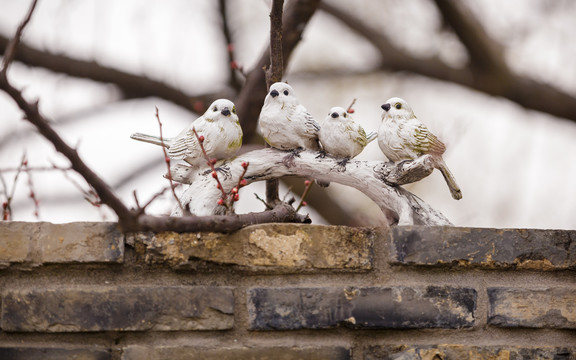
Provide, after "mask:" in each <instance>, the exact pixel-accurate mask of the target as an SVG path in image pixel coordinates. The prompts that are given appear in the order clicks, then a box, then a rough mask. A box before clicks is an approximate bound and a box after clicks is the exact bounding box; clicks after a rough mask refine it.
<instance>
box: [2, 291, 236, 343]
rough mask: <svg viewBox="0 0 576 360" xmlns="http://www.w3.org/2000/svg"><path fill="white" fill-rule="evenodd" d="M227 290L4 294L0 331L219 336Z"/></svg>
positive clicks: (230, 302) (228, 309) (225, 323)
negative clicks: (193, 332)
mask: <svg viewBox="0 0 576 360" xmlns="http://www.w3.org/2000/svg"><path fill="white" fill-rule="evenodd" d="M233 313H234V295H233V293H232V289H231V288H226V287H209V286H197V287H189V286H186V287H184V286H183V287H161V286H157V287H149V288H148V287H122V288H120V287H109V288H95V287H93V288H90V289H37V288H34V289H28V290H18V291H8V292H7V293H6V294H5V295H4V298H3V306H2V321H1V328H2V330H3V331H8V332H10V331H12V332H32V331H33V332H81V331H82V332H84V331H145V330H157V331H175V330H222V329H230V328H232V326H233V323H234V316H233Z"/></svg>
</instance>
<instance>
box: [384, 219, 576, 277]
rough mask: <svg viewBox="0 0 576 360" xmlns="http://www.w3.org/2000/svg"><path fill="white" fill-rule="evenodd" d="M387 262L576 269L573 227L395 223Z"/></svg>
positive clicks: (424, 264)
mask: <svg viewBox="0 0 576 360" xmlns="http://www.w3.org/2000/svg"><path fill="white" fill-rule="evenodd" d="M390 237H391V257H392V258H391V261H390V262H391V263H392V264H395V265H419V266H457V267H463V268H467V267H471V268H484V269H530V270H568V269H576V231H566V230H536V229H488V228H456V227H440V226H432V227H430V226H400V227H394V228H392V229H391V230H390Z"/></svg>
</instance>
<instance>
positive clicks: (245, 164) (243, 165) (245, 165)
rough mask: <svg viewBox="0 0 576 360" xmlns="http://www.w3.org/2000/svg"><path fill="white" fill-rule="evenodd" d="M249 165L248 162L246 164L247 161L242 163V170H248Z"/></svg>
mask: <svg viewBox="0 0 576 360" xmlns="http://www.w3.org/2000/svg"><path fill="white" fill-rule="evenodd" d="M248 164H250V163H248V162H246V161H243V162H242V168H244V169H247V168H248Z"/></svg>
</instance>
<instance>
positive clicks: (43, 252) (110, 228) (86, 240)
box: [37, 222, 124, 263]
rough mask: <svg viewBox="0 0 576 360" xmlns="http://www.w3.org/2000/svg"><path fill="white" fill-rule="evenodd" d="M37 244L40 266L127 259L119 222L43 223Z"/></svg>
mask: <svg viewBox="0 0 576 360" xmlns="http://www.w3.org/2000/svg"><path fill="white" fill-rule="evenodd" d="M37 244H38V246H39V253H40V259H39V262H41V263H68V262H80V263H87V262H119V263H121V262H122V261H123V260H124V235H122V233H121V232H120V231H119V229H118V225H117V224H116V223H105V222H76V223H68V224H51V223H41V225H40V232H39V234H38V240H37Z"/></svg>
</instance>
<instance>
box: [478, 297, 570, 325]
mask: <svg viewBox="0 0 576 360" xmlns="http://www.w3.org/2000/svg"><path fill="white" fill-rule="evenodd" d="M488 299H489V303H490V308H489V312H488V323H489V324H490V325H494V326H501V327H529V328H558V329H576V306H575V304H576V288H551V289H542V290H530V289H514V288H489V289H488Z"/></svg>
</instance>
